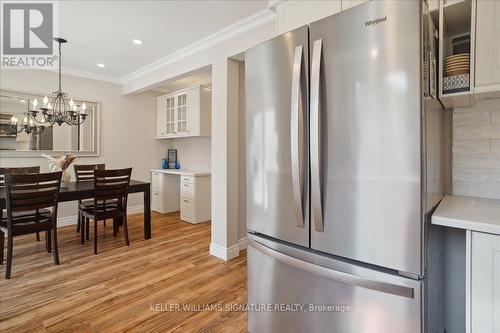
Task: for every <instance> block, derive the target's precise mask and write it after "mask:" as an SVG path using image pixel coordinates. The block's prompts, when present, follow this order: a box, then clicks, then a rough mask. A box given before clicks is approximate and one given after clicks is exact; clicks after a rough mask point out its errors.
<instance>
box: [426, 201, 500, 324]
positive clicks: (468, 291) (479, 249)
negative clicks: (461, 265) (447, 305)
mask: <svg viewBox="0 0 500 333" xmlns="http://www.w3.org/2000/svg"><path fill="white" fill-rule="evenodd" d="M499 216H500V200H498V199H487V198H474V197H466V196H454V195H446V196H445V197H444V198H443V200H441V202H440V204H439V206H438V207H437V209H436V210H435V212H434V214H433V215H432V224H435V225H440V226H444V227H450V228H454V229H464V230H465V271H464V274H465V314H464V315H465V330H462V329H460V331H462V332H463V331H465V333H486V332H487V333H500V219H499V218H498V217H499ZM461 292H462V291H461V290H460V288H459V289H458V290H454V293H457V295H459V294H460V293H461ZM451 298H452V299H456V298H455V297H454V296H453V297H451ZM457 332H458V331H457Z"/></svg>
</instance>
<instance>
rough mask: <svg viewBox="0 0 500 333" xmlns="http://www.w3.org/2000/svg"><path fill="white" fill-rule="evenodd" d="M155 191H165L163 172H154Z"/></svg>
mask: <svg viewBox="0 0 500 333" xmlns="http://www.w3.org/2000/svg"><path fill="white" fill-rule="evenodd" d="M152 178H153V192H163V174H162V173H161V172H153V175H152Z"/></svg>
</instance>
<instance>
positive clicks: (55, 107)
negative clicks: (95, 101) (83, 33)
mask: <svg viewBox="0 0 500 333" xmlns="http://www.w3.org/2000/svg"><path fill="white" fill-rule="evenodd" d="M54 40H55V41H56V42H57V43H58V44H59V77H58V78H59V80H58V83H59V86H58V90H57V91H54V92H53V93H52V98H51V99H50V100H49V98H48V97H47V96H45V97H44V98H43V106H41V107H39V108H38V100H37V99H36V98H35V99H34V100H33V102H32V103H31V105H32V109H31V110H29V108H28V112H27V113H26V115H25V117H24V120H23V125H21V126H18V124H17V123H18V120H17V118H15V117H12V119H11V126H12V130H13V131H15V132H17V133H20V132H22V131H24V132H26V133H28V134H29V133H31V132H33V133H35V134H36V132H39V133H41V131H43V129H40V127H45V126H53V125H54V124H57V125H59V126H61V125H62V124H68V125H76V126H78V125H81V124H82V123H83V122H84V121H85V118H86V117H87V114H85V110H86V108H87V106H86V105H85V102H84V103H82V104H81V105H77V104H76V103H75V102H74V101H73V100H72V99H70V100H69V101H68V100H67V97H68V94H66V93H65V92H63V91H62V85H61V81H62V80H61V62H62V56H61V45H62V44H64V43H66V42H67V40H65V39H63V38H54ZM35 124H40V125H42V126H35Z"/></svg>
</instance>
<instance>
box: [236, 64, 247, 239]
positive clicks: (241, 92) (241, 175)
mask: <svg viewBox="0 0 500 333" xmlns="http://www.w3.org/2000/svg"><path fill="white" fill-rule="evenodd" d="M238 80H239V85H238V239H239V240H241V239H244V238H246V235H247V221H246V213H247V211H246V204H247V203H246V175H245V173H246V155H245V145H246V142H245V63H244V62H240V63H239V77H238Z"/></svg>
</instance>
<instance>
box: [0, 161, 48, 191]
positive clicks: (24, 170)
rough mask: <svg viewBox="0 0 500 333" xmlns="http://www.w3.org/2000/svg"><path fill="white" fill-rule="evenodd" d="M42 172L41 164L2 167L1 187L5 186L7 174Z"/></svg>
mask: <svg viewBox="0 0 500 333" xmlns="http://www.w3.org/2000/svg"><path fill="white" fill-rule="evenodd" d="M7 173H14V174H22V173H40V167H39V166H31V167H12V168H0V187H3V186H5V174H7Z"/></svg>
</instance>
